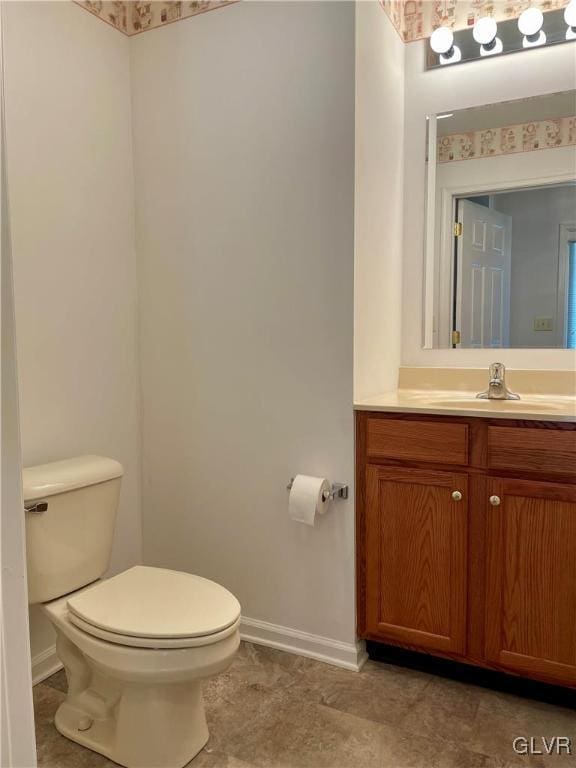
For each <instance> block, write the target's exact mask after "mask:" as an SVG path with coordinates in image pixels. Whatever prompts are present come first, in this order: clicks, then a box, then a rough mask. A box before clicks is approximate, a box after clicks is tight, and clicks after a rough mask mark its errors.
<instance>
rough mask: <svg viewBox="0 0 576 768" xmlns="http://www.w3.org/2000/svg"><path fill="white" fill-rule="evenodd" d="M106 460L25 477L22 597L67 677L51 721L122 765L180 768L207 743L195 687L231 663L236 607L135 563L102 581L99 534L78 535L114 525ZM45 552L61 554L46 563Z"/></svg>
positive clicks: (217, 591) (188, 581) (181, 576)
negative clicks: (44, 626) (37, 612)
mask: <svg viewBox="0 0 576 768" xmlns="http://www.w3.org/2000/svg"><path fill="white" fill-rule="evenodd" d="M110 461H111V460H107V459H101V458H99V457H81V458H79V459H72V460H68V461H66V462H56V463H54V464H51V465H44V466H43V467H36V468H32V469H30V470H25V474H24V491H25V493H24V495H25V499H26V507H27V510H29V511H28V512H27V515H26V534H27V545H28V578H29V591H30V596H31V598H32V599H33V602H36V603H40V604H41V606H42V610H43V611H44V613H45V614H46V616H47V617H48V619H49V620H50V622H51V623H52V625H53V627H54V629H55V630H56V636H57V641H56V651H57V654H58V656H59V658H60V660H61V661H62V663H63V665H64V667H65V670H66V675H67V678H68V693H67V696H66V700H65V701H64V702H63V703H62V704H61V705H60V707H59V709H58V711H57V713H56V717H55V725H56V728H57V729H58V731H60V733H62V734H63V735H64V736H66V737H67V738H69V739H71V740H73V741H75V742H78V743H79V744H82V745H83V746H85V747H88V748H89V749H92V750H94V751H95V752H99V753H100V754H102V755H105V756H106V757H108V758H109V759H110V760H113V761H114V762H116V763H119V764H120V765H124V766H127V768H181V766H184V765H186V764H187V763H188V762H189V761H190V760H191V759H192V758H193V757H194V756H195V755H196V754H197V753H198V752H199V751H200V750H201V749H202V747H203V746H204V745H205V744H206V741H207V740H208V728H207V725H206V718H205V715H204V705H203V700H202V691H201V680H202V679H204V678H207V677H210V676H212V675H215V674H218V673H220V672H222V671H224V670H225V669H226V668H227V667H228V666H229V665H230V663H231V662H232V659H233V657H234V654H235V653H236V651H237V649H238V646H239V642H240V637H239V625H240V605H239V603H238V601H237V600H236V598H235V597H234V596H233V595H232V594H231V593H230V592H229V591H228V590H226V589H225V588H224V587H222V586H220V585H219V584H216V583H214V582H212V581H209V580H208V579H204V578H201V577H200V576H195V575H192V574H189V573H182V572H178V571H171V570H167V569H162V568H150V567H146V566H135V567H133V568H130V569H128V570H126V571H124V572H123V573H120V574H118V575H117V576H114V577H112V578H110V579H104V580H103V579H101V576H102V566H103V563H104V562H105V561H106V558H104V557H103V552H102V551H101V550H102V549H103V548H104V547H105V545H106V540H107V538H106V536H105V535H100V536H99V537H98V536H94V537H93V538H91V537H90V536H86V535H85V533H82V532H83V531H86V530H89V531H90V530H92V531H94V530H95V529H98V527H99V526H98V522H97V519H96V520H95V519H94V518H95V517H96V518H97V517H98V514H99V513H100V514H101V516H102V517H103V520H102V525H103V526H104V527H106V529H107V530H108V531H111V530H112V527H111V526H110V520H109V514H110V507H111V506H113V507H114V512H115V506H116V502H117V498H118V490H119V482H118V478H119V475H118V472H119V471H121V468H120V465H117V463H116V462H113V463H112V464H110V463H109V462H110ZM114 465H115V466H114ZM110 475H114V477H111V476H110ZM87 481H89V482H92V484H91V485H90V484H86V483H87ZM113 483H115V488H108V489H106V488H102V487H100V488H99V486H106V485H111V484H113ZM91 489H92V490H91ZM40 491H42V493H40ZM37 505H40V506H41V508H42V510H43V511H42V512H40V513H37V512H36V511H34V509H33V508H34V506H37ZM44 507H46V509H44ZM74 515H76V517H75V518H74ZM49 516H50V517H49ZM66 523H68V525H66ZM56 534H59V535H57V536H56V541H57V543H54V544H53V543H52V542H53V539H54V536H55V535H56ZM109 543H110V542H109ZM109 543H108V544H109ZM41 545H43V546H41ZM50 547H53V549H58V550H59V553H60V555H61V556H62V553H66V555H67V557H64V559H63V560H56V559H51V558H50V557H49V556H47V550H49V549H50ZM96 550H98V551H96ZM95 574H96V575H95ZM86 579H89V583H86ZM71 585H74V586H73V588H72V589H70V586H71Z"/></svg>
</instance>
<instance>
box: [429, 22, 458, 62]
mask: <svg viewBox="0 0 576 768" xmlns="http://www.w3.org/2000/svg"><path fill="white" fill-rule="evenodd" d="M430 47H431V48H432V50H433V51H434V52H435V53H437V54H438V57H439V59H440V64H456V63H457V62H458V61H461V59H462V53H461V51H460V48H458V46H457V45H454V33H453V32H452V30H451V29H449V28H448V27H438V29H435V30H434V32H432V36H431V38H430Z"/></svg>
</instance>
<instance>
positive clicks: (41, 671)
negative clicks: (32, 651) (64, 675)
mask: <svg viewBox="0 0 576 768" xmlns="http://www.w3.org/2000/svg"><path fill="white" fill-rule="evenodd" d="M59 669H62V662H61V661H60V659H59V658H58V656H57V655H56V646H55V645H51V646H50V648H46V650H45V651H42V653H38V654H36V656H34V657H33V658H32V685H38V683H41V682H42V681H43V680H46V678H47V677H50V675H53V674H54V672H58V670H59Z"/></svg>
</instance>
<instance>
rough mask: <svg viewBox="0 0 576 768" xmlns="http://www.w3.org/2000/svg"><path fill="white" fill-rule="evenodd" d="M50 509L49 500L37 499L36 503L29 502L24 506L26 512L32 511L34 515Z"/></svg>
mask: <svg viewBox="0 0 576 768" xmlns="http://www.w3.org/2000/svg"><path fill="white" fill-rule="evenodd" d="M47 509H48V502H47V501H36V502H34V504H29V505H28V506H25V507H24V512H30V513H31V514H33V515H41V514H42V513H43V512H46V510H47Z"/></svg>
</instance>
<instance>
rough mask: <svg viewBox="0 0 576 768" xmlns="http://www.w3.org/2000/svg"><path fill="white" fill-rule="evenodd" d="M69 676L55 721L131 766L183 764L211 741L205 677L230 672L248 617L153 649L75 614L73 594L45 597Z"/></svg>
mask: <svg viewBox="0 0 576 768" xmlns="http://www.w3.org/2000/svg"><path fill="white" fill-rule="evenodd" d="M44 610H45V611H46V613H47V615H48V618H49V619H50V620H51V622H52V624H53V626H54V629H55V630H56V652H57V654H58V656H59V657H60V660H61V661H62V663H63V664H64V668H65V670H66V677H67V678H68V692H67V694H66V700H65V701H64V702H63V703H62V704H61V705H60V707H59V709H58V711H57V712H56V717H55V725H56V728H57V730H58V731H59V732H60V733H61V734H62V735H63V736H65V737H66V738H68V739H70V740H71V741H75V742H76V743H78V744H81V745H82V746H84V747H87V748H88V749H91V750H92V751H94V752H98V753H99V754H101V755H104V756H105V757H107V758H108V759H110V760H113V761H114V762H115V763H118V764H120V765H123V766H125V768H183V766H185V765H187V764H188V763H189V762H190V760H192V759H193V758H194V757H195V756H196V755H197V754H198V753H199V752H200V750H201V749H202V748H203V747H204V746H205V744H206V742H207V741H208V726H207V725H206V716H205V713H204V702H203V700H202V687H201V686H202V680H205V679H207V678H210V677H212V676H214V675H217V674H220V673H221V672H224V670H226V669H227V668H228V667H229V666H230V664H231V663H232V659H233V658H234V655H235V654H236V651H237V650H238V646H239V644H240V633H239V623H240V620H239V619H238V621H237V622H236V624H235V625H234V626H233V627H232V628H231V630H232V631H231V632H230V631H229V632H227V633H226V634H224V636H223V637H221V638H220V639H218V640H216V641H213V642H210V643H208V644H205V645H198V646H191V647H184V648H174V649H148V648H139V647H132V646H124V645H121V644H116V643H110V642H105V641H103V640H102V639H99V638H97V637H93V636H91V635H89V634H87V633H86V632H84V631H82V630H80V629H78V628H77V627H75V626H74V625H73V624H72V623H71V622H70V621H69V620H68V609H67V603H66V598H59V599H58V600H55V601H53V602H51V603H47V604H45V605H44Z"/></svg>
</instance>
